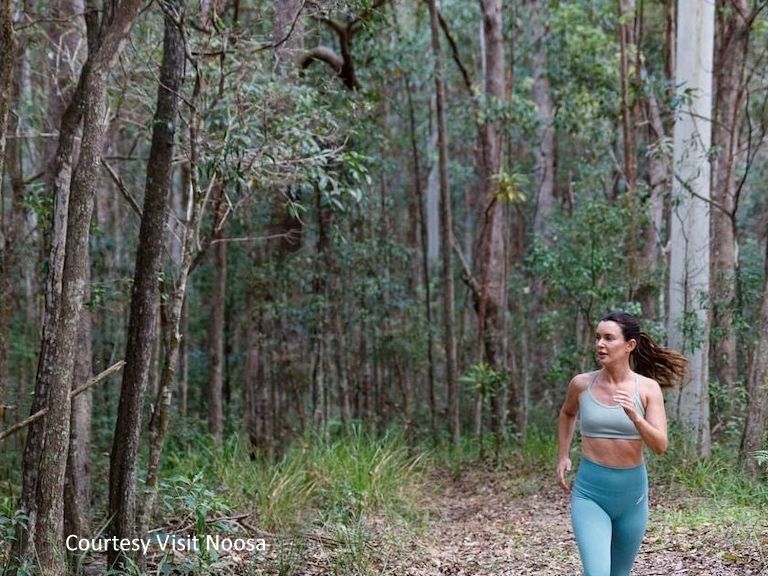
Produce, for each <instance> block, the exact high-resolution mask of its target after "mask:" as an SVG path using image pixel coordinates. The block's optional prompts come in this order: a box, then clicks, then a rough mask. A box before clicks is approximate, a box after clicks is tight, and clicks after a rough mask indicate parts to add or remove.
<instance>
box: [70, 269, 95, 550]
mask: <svg viewBox="0 0 768 576" xmlns="http://www.w3.org/2000/svg"><path fill="white" fill-rule="evenodd" d="M84 274H85V279H84V280H85V291H84V293H83V299H84V300H88V299H89V298H90V297H91V290H90V283H91V273H90V257H88V258H87V259H86V264H85V272H84ZM77 340H78V342H80V344H81V348H80V352H79V354H78V356H77V359H76V360H75V378H74V382H73V389H74V388H75V387H77V386H80V385H82V384H84V383H86V382H87V381H88V380H89V379H90V378H91V376H92V366H91V312H90V310H88V308H83V311H82V313H81V315H80V327H79V330H78V337H77ZM92 398H93V392H92V390H91V389H88V390H86V391H85V392H83V393H82V394H78V395H77V396H75V397H74V398H73V399H72V415H71V417H70V435H69V455H68V460H67V478H66V485H65V487H64V530H65V533H66V535H69V534H77V535H78V537H85V536H88V535H89V534H90V533H91V407H92V403H93V401H92Z"/></svg>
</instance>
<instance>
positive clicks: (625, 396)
mask: <svg viewBox="0 0 768 576" xmlns="http://www.w3.org/2000/svg"><path fill="white" fill-rule="evenodd" d="M613 401H614V402H616V404H618V405H619V406H621V407H622V408H624V413H625V414H626V415H627V416H628V417H629V419H630V420H632V422H633V423H637V421H638V420H639V419H640V414H638V413H637V407H636V406H635V401H634V399H633V398H632V395H631V394H629V392H625V391H624V390H617V391H616V394H614V395H613Z"/></svg>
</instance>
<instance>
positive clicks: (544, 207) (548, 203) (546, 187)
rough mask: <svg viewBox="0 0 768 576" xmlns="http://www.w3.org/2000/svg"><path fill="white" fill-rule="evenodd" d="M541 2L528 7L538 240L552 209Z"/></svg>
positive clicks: (550, 119) (551, 130)
mask: <svg viewBox="0 0 768 576" xmlns="http://www.w3.org/2000/svg"><path fill="white" fill-rule="evenodd" d="M544 4H545V2H543V1H534V2H532V3H531V6H530V18H531V19H530V25H531V35H532V36H533V39H534V43H535V44H534V49H533V54H532V60H533V62H532V64H533V100H534V102H535V103H536V107H537V108H538V111H539V126H538V138H537V140H538V145H537V146H534V173H535V179H536V213H535V216H534V218H533V232H534V235H535V236H536V237H537V238H539V239H546V238H547V229H546V225H547V224H548V223H549V222H550V220H551V218H552V213H553V212H554V210H555V126H554V122H555V112H554V102H553V100H552V84H551V82H550V81H549V71H548V67H549V55H548V52H547V40H548V38H547V36H548V32H549V31H548V27H547V25H546V24H545V22H546V17H547V15H548V11H547V10H546V8H545V6H544ZM542 12H544V13H543V14H542Z"/></svg>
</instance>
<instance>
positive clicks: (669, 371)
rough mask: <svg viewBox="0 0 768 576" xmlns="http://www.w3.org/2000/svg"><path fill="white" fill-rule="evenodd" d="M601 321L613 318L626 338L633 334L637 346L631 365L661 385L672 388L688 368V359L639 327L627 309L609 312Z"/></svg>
mask: <svg viewBox="0 0 768 576" xmlns="http://www.w3.org/2000/svg"><path fill="white" fill-rule="evenodd" d="M601 321H610V322H616V323H617V324H618V325H619V326H620V327H621V332H622V334H623V335H624V339H625V340H632V339H633V338H634V340H635V342H637V346H635V349H634V350H632V353H631V354H630V357H629V358H630V363H631V364H632V369H633V370H634V371H635V372H637V373H638V374H642V375H643V376H647V377H649V378H653V379H654V380H656V382H658V383H659V386H661V387H662V388H671V387H672V386H674V385H675V384H677V383H678V382H680V381H681V380H682V379H683V377H684V376H685V375H686V373H687V372H688V359H687V358H686V357H685V356H683V355H682V354H680V353H679V352H676V351H674V350H672V349H670V348H665V347H664V346H660V345H659V344H656V342H654V341H653V338H651V337H650V336H649V335H648V334H647V333H646V332H643V331H641V330H640V324H639V323H638V321H637V319H636V318H635V317H634V316H632V315H631V314H627V313H626V312H618V311H616V312H610V313H608V314H606V315H605V316H603V318H602V320H601Z"/></svg>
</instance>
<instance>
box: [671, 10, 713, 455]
mask: <svg viewBox="0 0 768 576" xmlns="http://www.w3.org/2000/svg"><path fill="white" fill-rule="evenodd" d="M677 24H678V27H677V30H678V36H677V63H676V66H675V69H676V70H677V79H676V84H677V86H679V87H680V98H681V99H682V100H683V101H686V104H685V106H684V108H683V109H682V110H681V111H680V113H679V114H678V116H677V118H676V121H675V137H674V165H673V167H674V170H675V180H674V183H673V192H672V194H673V198H672V203H673V207H672V217H671V223H670V224H671V234H670V249H671V257H670V259H671V261H670V270H669V326H668V331H669V344H670V345H671V346H672V347H674V348H678V349H682V350H683V352H684V353H685V354H686V355H687V356H688V358H689V375H688V377H687V379H686V380H685V382H684V383H683V386H682V389H681V390H680V391H679V393H678V394H676V395H674V396H673V401H672V402H671V403H670V410H671V411H672V413H673V415H674V417H675V418H676V419H677V420H678V421H679V422H680V424H681V425H682V427H683V429H684V430H685V431H686V433H687V434H688V436H689V438H690V440H691V442H692V444H693V445H694V446H695V449H696V451H697V453H698V454H699V455H701V456H709V454H710V449H711V447H710V432H709V390H708V378H709V355H708V350H709V318H708V314H707V306H708V303H707V302H706V295H707V293H708V290H709V254H710V252H709V250H710V245H709V242H710V236H709V233H710V232H709V213H710V202H709V192H710V186H709V178H710V168H709V161H708V158H707V155H708V154H709V149H710V142H711V131H712V125H711V121H710V117H711V112H712V93H711V90H712V57H713V56H712V54H713V41H714V7H713V5H712V4H710V3H707V2H700V1H698V0H683V1H682V2H681V3H680V6H679V10H678V21H677Z"/></svg>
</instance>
